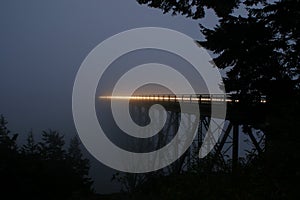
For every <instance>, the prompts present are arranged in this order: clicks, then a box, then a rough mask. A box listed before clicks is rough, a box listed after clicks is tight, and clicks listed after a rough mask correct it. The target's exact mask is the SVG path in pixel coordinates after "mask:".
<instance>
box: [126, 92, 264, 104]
mask: <svg viewBox="0 0 300 200" xmlns="http://www.w3.org/2000/svg"><path fill="white" fill-rule="evenodd" d="M132 99H133V100H144V101H163V102H190V103H201V104H211V103H214V104H217V103H238V102H239V101H240V100H239V99H238V98H237V95H234V94H225V95H224V94H192V95H191V94H178V95H174V94H141V95H134V96H132ZM258 101H259V103H266V97H265V96H261V97H260V98H259V100H258Z"/></svg>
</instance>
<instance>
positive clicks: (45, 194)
mask: <svg viewBox="0 0 300 200" xmlns="http://www.w3.org/2000/svg"><path fill="white" fill-rule="evenodd" d="M16 139H17V135H16V134H15V135H13V136H10V132H9V130H8V129H7V122H6V120H5V119H4V117H3V116H1V118H0V150H1V151H0V195H1V199H2V198H6V199H20V198H28V199H49V200H50V199H81V198H86V197H88V196H89V195H91V194H92V193H93V191H92V189H91V186H92V181H91V179H90V178H89V177H88V175H89V174H88V172H89V161H88V160H87V159H85V158H84V157H83V155H82V152H81V149H80V142H79V140H78V139H77V138H74V139H72V140H71V142H70V147H69V148H68V151H66V150H65V146H64V145H65V141H64V137H63V135H61V134H60V133H59V132H57V131H53V130H49V131H43V133H42V141H41V142H38V143H36V142H35V140H34V135H33V133H32V132H30V133H29V135H28V137H27V141H26V143H25V144H24V145H23V146H22V147H21V148H18V146H17V144H16ZM19 149H20V150H19Z"/></svg>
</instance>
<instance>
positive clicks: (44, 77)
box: [0, 0, 215, 193]
mask: <svg viewBox="0 0 300 200" xmlns="http://www.w3.org/2000/svg"><path fill="white" fill-rule="evenodd" d="M202 21H203V20H202ZM204 21H205V24H210V25H211V24H214V23H215V21H214V18H213V17H212V16H210V17H209V19H204ZM199 22H200V21H194V20H191V19H186V18H184V17H182V16H176V17H174V16H171V15H169V14H166V15H163V14H162V11H160V10H156V9H151V8H148V7H146V6H141V5H139V4H138V3H136V2H135V0H51V1H46V0H26V1H21V0H2V1H1V2H0V69H1V70H0V91H1V92H0V114H3V115H4V116H5V117H6V119H7V120H8V122H9V129H10V130H11V131H12V132H13V133H15V132H17V133H20V136H19V142H22V141H24V138H26V135H27V133H28V132H29V131H30V130H31V129H32V130H33V132H34V133H35V135H36V137H37V138H38V134H39V133H40V131H41V130H45V129H49V128H51V129H54V130H58V131H60V132H61V133H63V134H64V135H65V136H66V139H69V138H70V137H72V136H74V135H75V134H76V130H75V126H74V123H73V119H72V107H71V105H72V88H73V82H74V80H75V76H76V73H77V70H78V69H79V67H80V65H81V63H82V61H83V60H84V58H85V57H86V56H87V54H88V53H89V52H90V51H91V50H92V49H93V48H94V47H95V46H96V45H98V44H99V43H100V42H102V41H103V40H105V39H107V38H108V37H110V36H112V35H114V34H117V33H119V32H122V31H125V30H128V29H132V28H137V27H146V26H155V27H164V28H170V29H174V30H177V31H180V32H182V33H185V34H186V35H188V36H190V37H192V38H194V39H197V40H199V39H202V36H201V34H200V31H199V27H198V23H199ZM92 163H93V165H92V168H91V175H92V178H93V179H94V181H95V185H94V187H95V189H96V190H97V191H98V192H101V193H110V192H113V191H118V190H119V186H118V185H116V184H114V183H111V181H110V179H111V174H112V173H113V171H112V170H110V169H109V168H107V167H105V166H103V165H101V164H99V163H98V164H95V163H96V161H95V160H92Z"/></svg>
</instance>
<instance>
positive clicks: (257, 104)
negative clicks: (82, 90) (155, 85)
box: [99, 94, 268, 174]
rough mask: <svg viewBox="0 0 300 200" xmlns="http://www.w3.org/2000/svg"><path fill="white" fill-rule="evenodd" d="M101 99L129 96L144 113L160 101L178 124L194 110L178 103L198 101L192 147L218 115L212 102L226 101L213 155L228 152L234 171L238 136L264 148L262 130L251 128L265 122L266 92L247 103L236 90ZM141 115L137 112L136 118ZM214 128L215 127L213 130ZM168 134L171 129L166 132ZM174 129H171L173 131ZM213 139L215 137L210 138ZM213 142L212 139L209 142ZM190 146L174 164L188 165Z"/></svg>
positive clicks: (256, 149)
mask: <svg viewBox="0 0 300 200" xmlns="http://www.w3.org/2000/svg"><path fill="white" fill-rule="evenodd" d="M99 98H101V99H110V100H112V99H114V100H129V102H130V106H131V107H132V108H133V107H134V108H135V109H136V110H138V111H137V113H139V114H140V115H143V116H147V112H148V109H149V108H150V107H151V106H152V105H153V104H160V105H162V106H163V107H164V108H165V109H166V110H167V111H168V112H169V113H171V115H170V116H171V117H170V118H169V122H167V123H169V124H171V123H172V124H173V125H174V126H178V123H179V119H180V117H181V116H182V115H187V116H191V115H194V114H195V113H196V112H198V111H195V110H193V109H192V108H194V107H193V106H191V109H187V110H185V113H182V112H181V109H180V104H184V105H185V107H189V105H193V104H198V105H199V110H200V120H199V124H198V133H197V136H196V138H195V141H194V148H196V149H198V150H199V148H200V147H201V145H202V144H203V139H204V137H205V134H206V133H207V131H212V130H209V123H210V122H211V121H213V120H214V119H216V118H219V117H220V116H218V115H212V114H211V106H212V105H213V106H214V107H216V108H218V106H220V107H224V105H225V104H226V106H227V112H226V122H225V124H224V127H219V128H220V129H221V131H220V130H219V131H220V132H221V133H222V134H221V137H220V138H219V140H218V142H217V145H216V146H215V147H214V157H215V159H220V158H221V160H222V162H224V163H225V162H226V160H225V157H228V154H230V159H231V160H232V172H233V173H234V174H235V173H237V171H238V163H239V158H240V153H239V151H240V147H241V146H242V145H241V144H240V142H241V136H242V137H244V138H243V139H245V136H246V137H247V138H246V139H248V140H249V141H251V143H252V146H253V147H254V148H253V149H252V151H253V152H255V153H257V154H260V153H262V152H263V151H264V142H265V139H266V138H265V135H264V134H263V133H262V132H261V135H260V136H257V134H255V132H257V131H258V130H257V129H255V128H254V125H253V124H257V123H261V124H263V123H265V117H266V112H267V108H268V107H267V105H268V102H267V98H266V96H257V97H255V98H253V99H251V100H248V101H247V104H244V103H243V100H241V99H238V96H237V95H235V94H225V95H224V94H177V95H175V94H138V95H137V94H134V95H132V96H101V97H99ZM139 117H140V116H137V118H139ZM214 131H216V130H214ZM168 134H170V133H168ZM172 134H173V133H171V135H172ZM210 140H215V138H210ZM211 143H213V142H211ZM192 151H193V150H192V148H190V150H189V151H188V152H187V153H186V154H185V156H183V158H181V160H178V161H176V163H177V164H176V163H175V166H176V165H177V166H176V167H175V168H176V170H177V171H180V170H178V169H182V168H184V164H186V166H187V167H188V166H189V165H191V159H192ZM213 167H214V166H213V165H212V166H211V168H213Z"/></svg>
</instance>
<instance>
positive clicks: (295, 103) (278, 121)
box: [137, 0, 300, 199]
mask: <svg viewBox="0 0 300 200" xmlns="http://www.w3.org/2000/svg"><path fill="white" fill-rule="evenodd" d="M137 2H139V3H141V4H146V5H148V6H150V7H155V8H159V9H162V10H163V11H164V13H167V12H171V13H172V14H181V15H184V16H187V17H190V18H193V19H199V18H203V17H204V16H205V8H211V9H212V10H213V11H214V12H215V13H216V15H217V17H218V19H219V23H218V24H217V25H216V26H215V27H213V28H207V27H205V26H203V25H202V24H200V31H201V32H202V34H203V35H204V37H205V40H204V41H198V43H199V44H200V45H201V46H203V47H204V48H206V49H208V50H211V51H212V52H213V53H214V54H215V58H214V59H213V60H214V62H215V64H216V66H217V67H218V68H221V69H225V71H226V72H227V74H226V75H227V76H226V77H224V79H225V81H224V82H225V87H226V91H227V92H236V93H237V95H238V96H239V98H240V99H241V100H242V101H243V102H245V103H246V104H245V105H244V106H243V107H244V108H248V109H249V107H250V106H251V105H249V104H248V102H252V100H251V99H253V98H256V96H260V95H262V94H265V95H267V98H268V105H267V106H268V111H267V117H266V120H265V123H264V124H263V125H257V124H253V126H257V128H259V129H262V130H263V131H264V133H265V135H266V151H265V152H264V153H263V154H262V155H261V156H260V157H256V158H255V159H254V160H253V161H252V163H250V166H251V167H249V168H248V167H244V168H243V169H242V171H244V172H245V174H240V180H239V182H238V183H239V184H237V185H236V186H235V187H236V188H240V189H239V190H240V191H241V190H242V188H241V187H240V186H241V185H243V184H245V185H246V184H249V185H248V187H250V188H254V187H255V188H256V187H257V188H261V189H257V190H256V191H253V190H252V191H253V193H254V194H257V195H256V196H255V195H254V196H252V195H251V194H250V192H249V193H246V194H245V195H246V198H247V199H248V198H253V199H255V198H262V199H266V198H268V199H298V198H299V194H298V193H297V190H298V186H296V185H295V184H293V183H294V182H297V180H299V174H300V171H299V169H300V166H299V164H297V163H298V160H299V155H300V152H299V148H298V147H299V144H300V142H299V141H300V136H299V130H298V128H297V127H298V123H299V121H300V118H299V111H300V105H299V102H300V101H299V99H300V98H299V97H300V95H299V94H300V73H299V72H300V65H299V63H300V53H299V50H300V31H299V27H300V20H299V19H300V1H299V0H279V1H266V0H231V1H226V2H224V1H218V0H179V1H172V0H137ZM241 10H243V15H240V14H239V12H238V11H241ZM175 42H176V41H175ZM249 99H250V101H249ZM243 107H241V109H242V108H243ZM257 117H259V116H257ZM245 124H246V125H249V124H247V123H245ZM246 172H247V173H246ZM219 177H221V176H219ZM242 177H244V178H246V179H245V180H248V182H245V180H243V179H241V178H242ZM201 186H203V185H201ZM238 192H239V191H238ZM227 194H231V195H235V196H236V197H237V198H238V197H240V196H239V194H238V193H230V192H229V193H227ZM213 196H214V195H212V197H213ZM231 197H232V196H231ZM223 198H224V196H223ZM242 199H244V198H242Z"/></svg>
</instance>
